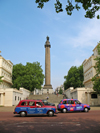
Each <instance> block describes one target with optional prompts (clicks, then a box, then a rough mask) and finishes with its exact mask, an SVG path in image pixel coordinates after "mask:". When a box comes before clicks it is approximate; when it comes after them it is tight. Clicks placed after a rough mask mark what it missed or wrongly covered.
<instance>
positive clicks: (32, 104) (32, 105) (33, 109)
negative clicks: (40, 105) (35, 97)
mask: <svg viewBox="0 0 100 133" xmlns="http://www.w3.org/2000/svg"><path fill="white" fill-rule="evenodd" d="M27 113H28V114H36V106H35V102H34V101H29V104H28V108H27Z"/></svg>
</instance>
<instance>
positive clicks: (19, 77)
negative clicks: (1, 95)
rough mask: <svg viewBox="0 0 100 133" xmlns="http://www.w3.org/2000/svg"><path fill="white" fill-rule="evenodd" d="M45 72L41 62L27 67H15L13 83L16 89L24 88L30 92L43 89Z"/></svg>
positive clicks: (20, 65) (28, 64) (17, 65)
mask: <svg viewBox="0 0 100 133" xmlns="http://www.w3.org/2000/svg"><path fill="white" fill-rule="evenodd" d="M42 72H43V70H42V68H41V66H40V63H39V62H33V63H29V62H28V63H27V64H26V65H25V66H24V65H22V64H21V63H20V64H16V65H14V66H13V73H12V82H13V86H12V87H14V88H17V89H19V87H24V88H26V89H28V90H30V91H33V90H34V88H38V89H41V85H42V84H43V81H44V75H43V74H42Z"/></svg>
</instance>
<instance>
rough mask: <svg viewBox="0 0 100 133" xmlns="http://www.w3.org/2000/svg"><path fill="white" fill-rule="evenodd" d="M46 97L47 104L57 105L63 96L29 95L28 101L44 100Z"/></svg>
mask: <svg viewBox="0 0 100 133" xmlns="http://www.w3.org/2000/svg"><path fill="white" fill-rule="evenodd" d="M47 96H48V97H49V99H48V102H51V103H59V102H60V101H61V100H62V99H63V95H60V94H58V96H57V95H55V94H49V95H47V94H43V95H30V96H29V97H28V99H46V98H47Z"/></svg>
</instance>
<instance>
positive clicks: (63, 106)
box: [57, 99, 90, 113]
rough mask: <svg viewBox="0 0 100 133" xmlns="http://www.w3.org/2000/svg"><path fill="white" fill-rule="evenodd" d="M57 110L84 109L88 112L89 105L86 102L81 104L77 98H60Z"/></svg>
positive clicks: (64, 111)
mask: <svg viewBox="0 0 100 133" xmlns="http://www.w3.org/2000/svg"><path fill="white" fill-rule="evenodd" d="M57 109H58V111H61V112H62V113H66V112H67V111H84V112H88V111H89V110H90V106H89V105H88V104H82V103H81V102H80V101H78V100H77V99H62V100H61V101H60V103H59V104H58V105H57Z"/></svg>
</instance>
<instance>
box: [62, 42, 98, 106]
mask: <svg viewBox="0 0 100 133" xmlns="http://www.w3.org/2000/svg"><path fill="white" fill-rule="evenodd" d="M99 44H100V43H98V44H97V46H98V45H99ZM97 46H96V47H95V48H94V49H93V54H92V56H90V57H89V58H88V59H85V60H84V61H83V73H84V81H83V84H84V86H85V87H83V88H75V89H74V88H73V87H71V88H68V89H67V90H66V91H65V92H64V93H65V94H66V96H67V97H68V98H73V99H78V100H79V101H80V102H82V103H86V104H89V105H100V95H99V94H96V93H95V92H94V90H93V83H92V81H91V79H92V78H93V77H94V76H95V75H96V70H95V68H94V66H95V63H96V61H95V60H94V59H95V58H96V56H98V52H97Z"/></svg>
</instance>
